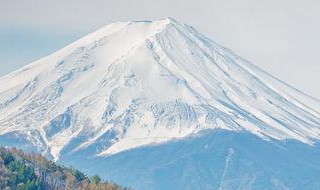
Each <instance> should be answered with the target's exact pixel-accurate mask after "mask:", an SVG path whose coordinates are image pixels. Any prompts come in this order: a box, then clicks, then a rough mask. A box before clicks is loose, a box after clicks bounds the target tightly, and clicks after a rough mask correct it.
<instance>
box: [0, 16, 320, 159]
mask: <svg viewBox="0 0 320 190" xmlns="http://www.w3.org/2000/svg"><path fill="white" fill-rule="evenodd" d="M0 86H1V88H0V135H2V137H3V138H5V139H15V138H16V137H19V138H20V139H21V138H22V139H24V140H25V142H26V143H25V144H26V147H27V148H31V149H36V150H37V151H39V152H43V153H46V154H48V155H51V156H53V157H54V158H55V159H58V158H59V155H60V153H61V151H62V150H64V149H68V150H71V153H72V152H77V151H80V150H81V151H83V150H88V151H93V154H94V155H96V156H104V155H109V154H114V153H118V152H121V151H124V150H128V149H131V148H135V147H139V146H145V145H149V144H152V143H162V142H167V141H170V140H173V139H178V138H183V137H186V136H188V135H192V134H196V133H198V132H199V131H201V130H204V129H212V128H223V129H227V130H231V131H250V132H252V133H253V134H255V135H258V136H260V137H262V138H264V139H268V138H275V139H280V140H282V139H290V138H291V139H297V140H300V141H302V142H305V143H310V144H312V142H313V140H314V139H320V103H319V101H318V100H315V99H313V98H311V97H309V96H307V95H305V94H303V93H301V92H299V91H298V90H296V89H294V88H292V87H290V86H288V85H286V84H284V83H283V82H281V81H279V80H277V79H275V78H273V77H272V76H270V75H268V74H267V73H265V72H263V71H262V70H260V69H259V68H257V67H256V66H254V65H252V64H250V63H248V62H247V61H245V60H244V59H242V58H241V57H239V56H237V55H235V54H234V53H232V52H231V51H230V50H228V49H226V48H224V47H221V46H220V45H218V44H216V43H214V42H213V41H211V40H209V39H208V38H206V37H205V36H203V35H202V34H200V33H199V32H197V31H196V30H195V29H193V28H192V27H190V26H188V25H186V24H183V23H179V22H177V21H175V20H174V19H171V18H166V19H161V20H157V21H133V22H118V23H113V24H109V25H107V26H105V27H103V28H101V29H99V30H97V31H96V32H94V33H92V34H89V35H87V36H85V37H83V38H82V39H80V40H78V41H76V42H74V43H72V44H71V45H69V46H67V47H65V48H63V49H61V50H59V51H58V52H56V53H53V54H52V55H49V56H47V57H45V58H43V59H41V60H39V61H36V62H35V63H32V64H30V65H27V66H25V67H23V68H21V69H20V70H18V71H16V72H13V73H11V74H9V75H7V76H4V77H2V78H1V79H0Z"/></svg>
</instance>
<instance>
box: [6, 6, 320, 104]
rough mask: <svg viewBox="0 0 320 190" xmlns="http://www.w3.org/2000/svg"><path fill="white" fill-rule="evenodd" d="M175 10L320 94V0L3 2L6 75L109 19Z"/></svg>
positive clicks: (225, 42)
mask: <svg viewBox="0 0 320 190" xmlns="http://www.w3.org/2000/svg"><path fill="white" fill-rule="evenodd" d="M168 16H170V17H173V18H175V19H177V20H179V21H182V22H185V23H188V24H189V25H192V26H194V27H195V28H197V29H198V30H199V31H200V32H202V33H204V34H205V35H207V36H208V37H209V38H211V39H212V40H214V41H216V42H218V43H220V44H222V45H224V46H226V47H228V48H230V49H232V50H233V51H235V52H236V53H238V54H240V55H241V56H243V57H244V58H246V59H247V60H249V61H251V62H253V63H255V64H256V65H258V66H260V67H262V68H263V69H265V70H266V71H268V72H269V73H271V74H273V75H274V76H276V77H278V78H280V79H282V80H283V81H285V82H287V83H289V84H290V85H292V86H294V87H297V88H298V89H301V90H302V91H304V92H306V93H308V94H310V95H312V96H314V97H316V98H318V99H320V1H319V0H263V1H262V0H114V1H110V0H0V76H2V75H4V74H6V73H8V72H10V71H13V70H15V69H17V68H19V67H21V66H22V65H25V64H28V63H30V62H32V61H35V60H37V59H39V58H41V57H43V56H45V55H47V54H50V53H52V52H54V51H55V50H58V49H59V48H62V47H63V46H65V45H67V44H68V43H70V42H72V41H74V40H76V39H78V38H80V37H81V36H83V35H85V34H87V33H90V32H92V31H94V30H96V29H98V28H99V27H101V26H103V25H106V24H108V23H110V22H113V21H128V20H141V19H142V20H153V19H159V18H164V17H168ZM0 88H1V87H0Z"/></svg>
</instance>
